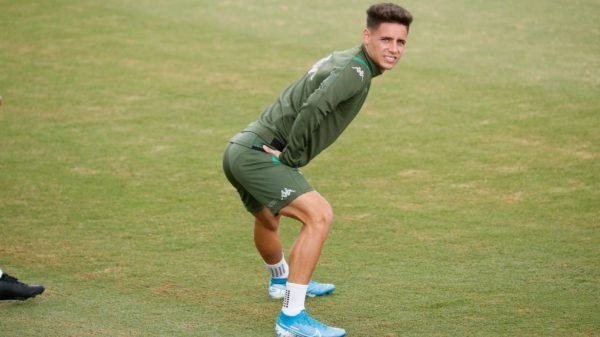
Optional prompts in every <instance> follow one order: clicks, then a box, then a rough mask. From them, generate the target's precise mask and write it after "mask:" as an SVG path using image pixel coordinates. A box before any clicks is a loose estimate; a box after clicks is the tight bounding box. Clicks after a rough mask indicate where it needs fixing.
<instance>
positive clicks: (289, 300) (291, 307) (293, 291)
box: [281, 282, 308, 316]
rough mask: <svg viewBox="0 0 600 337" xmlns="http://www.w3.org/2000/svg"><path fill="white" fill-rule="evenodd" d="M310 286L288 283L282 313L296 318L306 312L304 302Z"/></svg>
mask: <svg viewBox="0 0 600 337" xmlns="http://www.w3.org/2000/svg"><path fill="white" fill-rule="evenodd" d="M307 289H308V284H296V283H290V282H288V283H287V285H286V286H285V297H284V298H283V307H282V308H281V311H283V313H284V314H286V315H287V316H296V315H298V314H299V313H300V312H301V311H302V310H304V300H305V299H306V290H307Z"/></svg>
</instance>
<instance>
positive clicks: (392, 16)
mask: <svg viewBox="0 0 600 337" xmlns="http://www.w3.org/2000/svg"><path fill="white" fill-rule="evenodd" d="M412 20H413V17H412V14H410V12H409V11H407V10H406V9H404V8H402V7H400V6H398V5H396V4H393V3H380V4H375V5H372V6H371V7H369V9H367V27H366V28H365V30H364V31H363V44H364V45H365V48H366V50H367V53H368V54H369V57H370V58H371V60H373V62H375V64H377V66H379V69H381V71H385V70H389V69H392V68H393V67H394V66H395V65H396V63H398V61H400V58H401V57H402V54H404V47H405V46H406V40H407V38H408V31H409V28H410V24H411V23H412Z"/></svg>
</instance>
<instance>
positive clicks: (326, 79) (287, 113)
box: [244, 46, 381, 167]
mask: <svg viewBox="0 0 600 337" xmlns="http://www.w3.org/2000/svg"><path fill="white" fill-rule="evenodd" d="M380 74H381V70H380V69H379V68H378V67H377V66H376V65H375V63H373V61H372V60H371V59H370V58H369V56H368V55H367V52H366V50H365V49H364V47H363V46H356V47H354V48H352V49H348V50H345V51H339V52H333V53H332V54H330V55H328V56H327V57H325V58H323V59H321V60H320V61H318V62H317V63H316V64H315V65H314V66H313V67H312V68H311V69H310V70H309V71H308V72H307V73H306V74H305V75H304V76H302V77H301V78H300V79H299V80H297V81H296V82H294V83H292V84H291V85H290V86H289V87H288V88H287V89H286V90H285V91H284V92H283V93H282V94H281V95H280V96H279V97H278V98H277V100H276V101H275V102H274V103H273V104H272V105H271V106H269V107H267V108H266V109H265V110H264V111H263V112H262V113H261V114H260V116H259V118H258V120H257V121H255V122H253V123H251V124H250V125H248V127H247V128H246V129H245V130H244V131H250V132H254V133H256V134H258V135H259V136H261V137H262V138H263V139H264V140H266V141H267V142H272V141H275V142H276V143H277V144H280V148H279V150H282V152H281V155H280V156H279V160H280V161H281V162H282V163H283V164H285V165H288V166H291V167H302V166H304V165H306V164H308V163H309V162H310V161H311V160H312V159H313V158H314V157H316V156H317V155H318V154H319V153H320V152H321V151H323V150H324V149H325V148H327V147H328V146H329V145H331V144H332V143H333V142H334V141H335V140H336V139H337V138H338V137H339V136H340V134H341V133H342V132H343V131H344V130H345V129H346V127H347V126H348V125H349V124H350V122H351V121H352V120H353V119H354V117H356V115H357V114H358V112H359V111H360V108H361V107H362V105H363V103H364V102H365V100H366V98H367V94H368V93H369V88H370V86H371V79H372V78H373V77H375V76H378V75H380Z"/></svg>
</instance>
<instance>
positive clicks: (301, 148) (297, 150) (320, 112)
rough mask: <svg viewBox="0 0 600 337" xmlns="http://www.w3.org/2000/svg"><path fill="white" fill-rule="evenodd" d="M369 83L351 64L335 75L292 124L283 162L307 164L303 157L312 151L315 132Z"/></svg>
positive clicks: (336, 71) (326, 82) (305, 104)
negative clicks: (331, 114)
mask: <svg viewBox="0 0 600 337" xmlns="http://www.w3.org/2000/svg"><path fill="white" fill-rule="evenodd" d="M365 81H366V79H363V78H362V77H359V75H358V73H357V71H356V69H353V68H352V67H350V65H349V66H347V67H345V68H343V69H338V70H334V71H333V72H331V73H330V74H329V75H328V76H327V77H326V78H325V79H324V80H323V81H322V82H321V83H320V85H319V87H318V89H316V90H315V91H314V92H313V93H312V94H311V95H310V96H309V97H308V98H307V100H306V102H304V104H303V105H302V107H301V109H300V112H299V114H298V116H297V117H296V119H295V120H294V124H293V125H292V129H291V132H290V136H289V138H288V142H287V147H286V148H285V150H284V151H283V152H282V153H280V156H279V158H280V159H281V161H282V162H283V163H284V164H286V165H288V166H292V167H300V166H303V165H306V164H307V163H306V162H303V160H302V154H303V153H304V152H305V151H307V150H309V149H308V148H307V147H308V145H309V143H310V137H311V135H312V134H313V132H314V131H315V130H316V129H317V128H318V127H319V125H320V124H321V122H322V121H323V120H324V119H325V118H326V117H327V115H329V114H330V113H332V112H334V111H335V109H336V107H337V106H338V105H339V104H340V103H342V102H344V101H345V100H347V99H349V98H351V97H353V96H354V95H356V94H358V93H360V92H361V90H363V89H364V86H365V84H366V82H365Z"/></svg>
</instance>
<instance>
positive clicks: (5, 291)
mask: <svg viewBox="0 0 600 337" xmlns="http://www.w3.org/2000/svg"><path fill="white" fill-rule="evenodd" d="M43 292H44V287H43V286H41V285H28V284H25V283H23V282H19V280H18V279H17V278H15V277H13V276H10V275H8V274H7V273H3V272H2V270H1V269H0V300H19V301H24V300H26V299H28V298H31V297H36V296H37V295H39V294H41V293H43Z"/></svg>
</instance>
